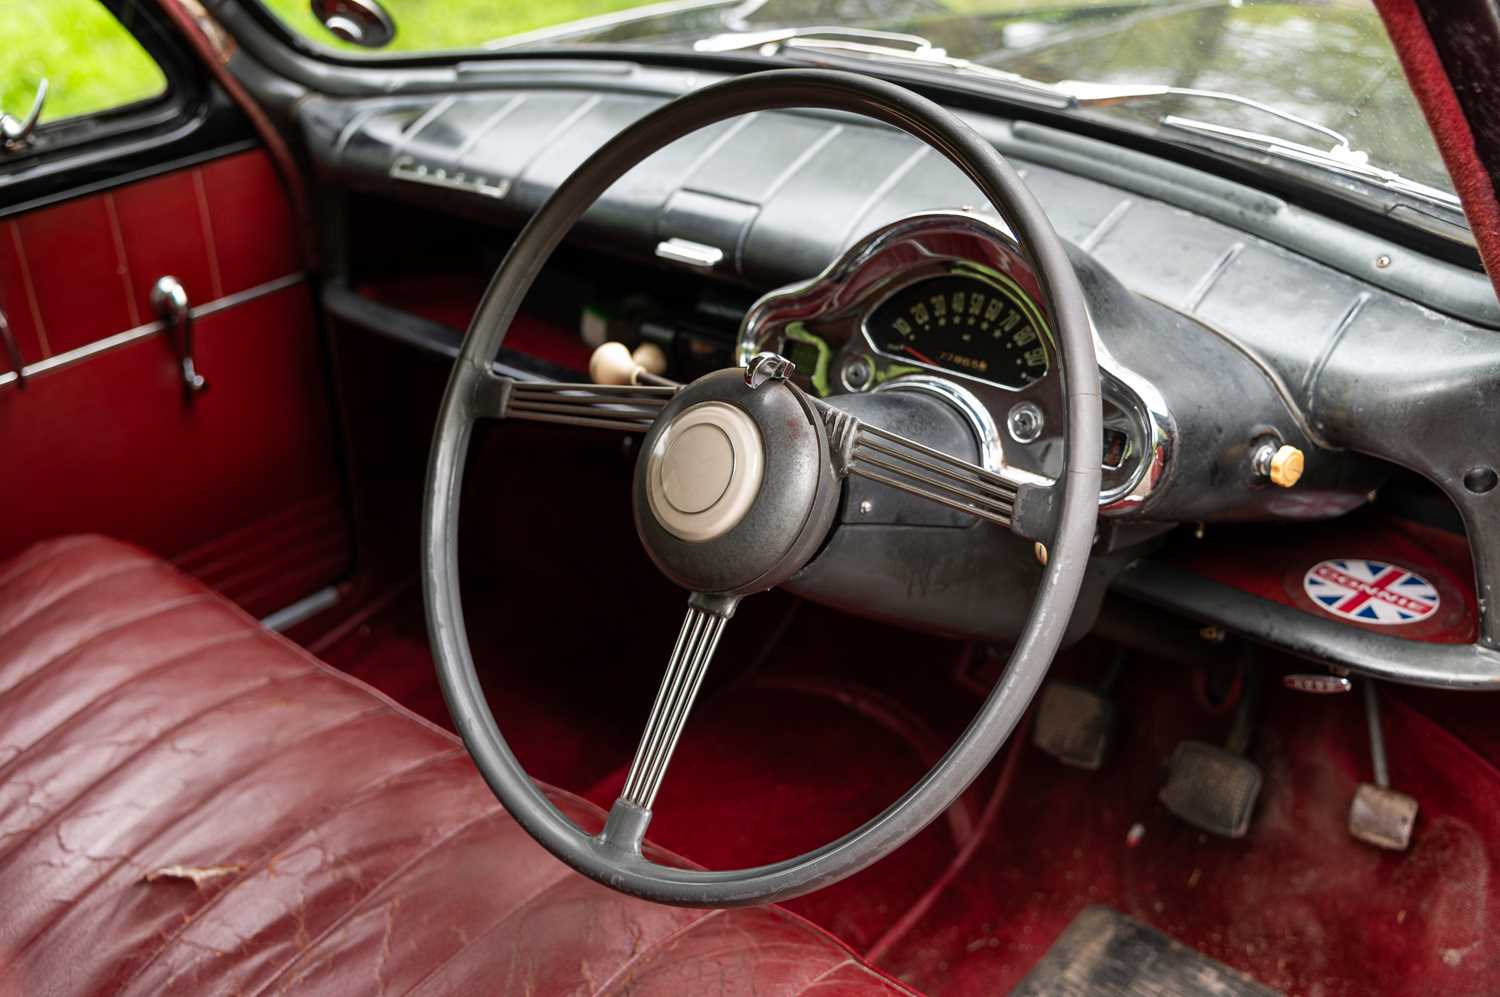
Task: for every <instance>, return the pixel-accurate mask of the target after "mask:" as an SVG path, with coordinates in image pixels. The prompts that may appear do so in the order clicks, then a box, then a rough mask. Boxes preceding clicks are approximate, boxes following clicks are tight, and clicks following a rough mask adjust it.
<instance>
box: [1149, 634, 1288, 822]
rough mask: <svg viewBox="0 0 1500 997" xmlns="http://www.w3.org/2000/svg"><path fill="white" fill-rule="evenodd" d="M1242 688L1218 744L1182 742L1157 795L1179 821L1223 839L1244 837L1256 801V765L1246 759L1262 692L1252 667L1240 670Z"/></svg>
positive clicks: (1259, 778)
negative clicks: (1231, 719)
mask: <svg viewBox="0 0 1500 997" xmlns="http://www.w3.org/2000/svg"><path fill="white" fill-rule="evenodd" d="M1240 674H1241V677H1242V679H1243V689H1242V691H1241V693H1240V701H1239V705H1238V706H1236V707H1235V712H1234V725H1233V726H1232V727H1231V728H1230V731H1229V737H1228V739H1227V740H1226V742H1225V744H1224V746H1223V747H1219V746H1218V745H1215V744H1206V743H1204V742H1202V741H1181V742H1179V743H1178V745H1177V747H1176V749H1175V750H1173V752H1172V757H1171V760H1170V761H1168V763H1167V781H1166V784H1165V785H1163V786H1162V788H1161V792H1160V793H1159V794H1158V795H1157V798H1158V799H1159V800H1161V802H1162V804H1163V805H1164V806H1166V808H1167V809H1168V810H1170V811H1172V813H1174V814H1176V815H1177V816H1178V817H1180V818H1181V819H1182V820H1184V821H1186V822H1187V823H1189V824H1191V825H1193V826H1194V827H1196V828H1200V829H1202V830H1204V831H1208V832H1209V833H1210V834H1217V835H1220V836H1221V837H1225V838H1243V837H1244V836H1245V834H1246V832H1248V831H1249V830H1250V818H1251V817H1252V816H1253V815H1254V813H1255V804H1256V801H1257V800H1259V799H1260V789H1261V783H1262V782H1263V777H1262V775H1261V771H1260V766H1259V765H1256V764H1255V763H1254V762H1252V761H1251V760H1250V759H1249V758H1248V757H1246V754H1245V753H1246V752H1247V751H1248V750H1249V748H1250V739H1251V735H1252V734H1253V733H1254V729H1255V721H1256V714H1257V713H1258V712H1259V707H1260V696H1261V674H1260V669H1259V667H1257V666H1256V665H1254V664H1253V663H1252V664H1247V665H1246V666H1245V667H1244V668H1243V669H1242V670H1241V673H1240Z"/></svg>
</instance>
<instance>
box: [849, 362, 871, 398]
mask: <svg viewBox="0 0 1500 997" xmlns="http://www.w3.org/2000/svg"><path fill="white" fill-rule="evenodd" d="M843 377H844V387H846V388H848V389H849V390H850V391H863V390H865V389H866V388H868V387H869V386H870V382H871V381H873V380H874V379H875V368H874V367H872V366H870V358H869V357H855V358H854V359H852V360H850V361H849V362H848V363H846V364H844V374H843Z"/></svg>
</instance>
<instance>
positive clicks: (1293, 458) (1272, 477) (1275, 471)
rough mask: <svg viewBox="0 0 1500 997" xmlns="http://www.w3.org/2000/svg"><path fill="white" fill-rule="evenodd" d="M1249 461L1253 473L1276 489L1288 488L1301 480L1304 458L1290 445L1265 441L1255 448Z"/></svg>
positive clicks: (1300, 452)
mask: <svg viewBox="0 0 1500 997" xmlns="http://www.w3.org/2000/svg"><path fill="white" fill-rule="evenodd" d="M1250 459H1251V462H1252V465H1253V466H1254V468H1255V473H1256V474H1258V475H1260V476H1261V477H1263V478H1266V479H1268V480H1269V481H1270V482H1271V484H1273V485H1275V486H1276V487H1278V488H1290V487H1292V486H1293V485H1295V484H1296V483H1297V482H1298V481H1300V480H1302V469H1303V465H1304V463H1305V458H1304V457H1303V456H1302V451H1301V450H1299V449H1297V448H1296V447H1294V446H1292V445H1291V444H1287V443H1278V442H1277V441H1276V440H1267V441H1265V442H1263V443H1261V444H1260V445H1259V446H1257V447H1256V448H1255V451H1254V454H1253V456H1252V457H1251V458H1250Z"/></svg>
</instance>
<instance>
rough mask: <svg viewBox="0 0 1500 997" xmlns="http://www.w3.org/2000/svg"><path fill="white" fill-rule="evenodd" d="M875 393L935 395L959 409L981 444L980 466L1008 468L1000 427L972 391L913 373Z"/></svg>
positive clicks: (937, 378) (893, 381) (892, 381)
mask: <svg viewBox="0 0 1500 997" xmlns="http://www.w3.org/2000/svg"><path fill="white" fill-rule="evenodd" d="M874 391H875V392H884V393H890V392H892V391H916V392H920V393H922V394H926V395H933V396H935V397H937V398H941V399H942V400H943V401H945V402H947V403H948V404H950V405H952V406H953V407H954V408H956V409H958V411H959V413H960V414H961V415H962V416H963V417H964V421H965V422H967V423H968V424H969V428H970V429H972V430H973V431H974V438H975V442H977V443H978V444H979V466H980V467H982V468H984V469H985V470H986V471H993V472H995V473H996V474H999V473H1001V472H1002V471H1003V470H1005V451H1004V450H1003V449H1002V448H1001V446H1000V427H999V425H998V424H997V423H996V422H995V418H994V416H993V415H991V414H990V410H989V409H987V408H985V407H984V403H983V402H981V401H980V400H979V399H978V398H975V397H974V396H973V395H972V394H971V393H969V392H968V391H966V390H964V389H963V388H961V387H959V386H958V385H956V384H954V383H953V382H951V381H945V380H943V379H942V378H940V377H932V376H929V375H927V374H910V375H908V376H906V377H898V378H896V379H894V380H891V381H886V382H885V383H884V384H879V385H876V386H875V389H874Z"/></svg>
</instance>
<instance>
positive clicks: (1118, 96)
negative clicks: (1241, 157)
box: [1054, 80, 1350, 150]
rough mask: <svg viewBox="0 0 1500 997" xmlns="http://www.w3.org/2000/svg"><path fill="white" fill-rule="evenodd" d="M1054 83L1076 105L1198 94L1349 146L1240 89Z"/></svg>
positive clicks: (1341, 146)
mask: <svg viewBox="0 0 1500 997" xmlns="http://www.w3.org/2000/svg"><path fill="white" fill-rule="evenodd" d="M1054 86H1056V87H1057V89H1058V90H1059V91H1061V92H1062V93H1065V94H1067V95H1068V96H1069V97H1072V98H1073V101H1074V105H1075V106H1076V107H1114V106H1116V105H1119V104H1131V103H1134V102H1136V101H1138V100H1144V99H1147V98H1151V97H1197V98H1201V99H1203V100H1218V101H1223V102H1225V103H1227V104H1238V105H1240V106H1241V107H1248V108H1250V109H1251V110H1254V111H1259V112H1261V113H1262V114H1268V115H1270V116H1271V117H1273V118H1280V119H1281V120H1282V121H1288V122H1291V123H1292V124H1294V125H1297V126H1298V127H1299V128H1306V129H1308V130H1310V131H1315V132H1318V133H1319V134H1321V135H1324V136H1326V137H1328V138H1331V139H1333V143H1334V148H1339V149H1346V150H1347V149H1349V148H1350V146H1349V138H1348V136H1346V135H1344V134H1343V133H1342V132H1339V131H1335V130H1334V129H1332V128H1329V127H1328V126H1327V125H1323V124H1319V123H1318V122H1316V121H1313V120H1311V119H1309V118H1304V117H1302V116H1301V115H1300V114H1293V113H1292V112H1291V111H1284V110H1282V109H1281V108H1279V107H1272V106H1271V105H1270V104H1263V103H1261V102H1260V101H1258V100H1253V99H1251V98H1249V97H1241V96H1240V95H1239V94H1237V93H1226V92H1224V91H1222V90H1198V89H1195V88H1193V87H1173V86H1167V85H1166V84H1158V83H1090V82H1088V81H1087V80H1059V81H1058V82H1057V83H1056V84H1054Z"/></svg>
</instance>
